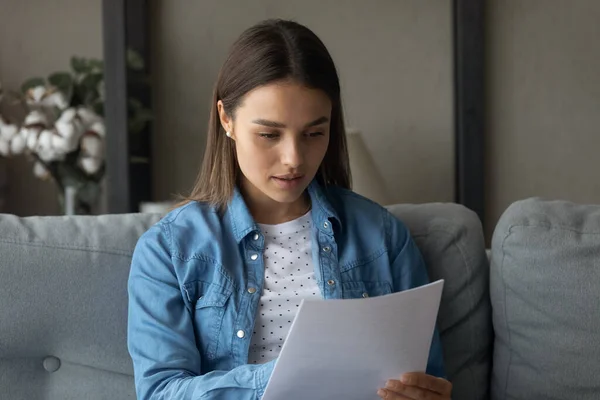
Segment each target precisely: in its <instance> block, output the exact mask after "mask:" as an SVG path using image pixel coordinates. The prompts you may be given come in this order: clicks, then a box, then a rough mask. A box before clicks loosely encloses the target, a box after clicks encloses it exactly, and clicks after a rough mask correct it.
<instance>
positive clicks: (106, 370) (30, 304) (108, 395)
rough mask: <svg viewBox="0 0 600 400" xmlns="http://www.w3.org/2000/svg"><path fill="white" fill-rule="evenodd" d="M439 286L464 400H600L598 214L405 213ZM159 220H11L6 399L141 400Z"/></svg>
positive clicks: (2, 309)
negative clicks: (139, 301)
mask: <svg viewBox="0 0 600 400" xmlns="http://www.w3.org/2000/svg"><path fill="white" fill-rule="evenodd" d="M390 209H391V211H392V212H393V213H394V214H396V215H397V216H398V217H400V218H401V219H402V220H403V221H405V223H406V224H407V225H408V227H409V228H410V229H411V231H412V233H413V235H414V237H415V240H416V242H417V244H418V246H419V247H420V248H421V251H422V252H423V255H424V257H425V261H426V263H427V265H428V268H429V273H430V276H431V279H432V280H434V279H440V278H443V279H445V280H446V285H445V288H444V294H443V298H442V305H441V309H440V314H439V318H438V325H439V328H440V332H441V337H442V342H443V346H444V358H445V361H446V367H447V372H448V375H449V377H450V378H451V380H452V381H453V383H454V393H453V398H454V399H459V400H461V399H467V400H469V399H487V398H491V399H527V400H529V399H584V400H587V399H600V311H599V310H600V207H599V206H580V205H575V204H571V203H566V202H546V201H541V200H539V199H530V200H526V201H522V202H518V203H515V204H514V205H512V206H511V207H510V208H509V209H508V210H507V211H506V213H505V214H504V216H503V217H502V218H501V220H500V222H499V223H498V225H497V227H496V230H495V233H494V237H493V243H492V254H491V265H490V264H489V263H488V259H487V257H486V253H485V246H484V241H483V235H482V230H481V225H480V223H479V221H478V219H477V217H476V216H475V215H474V214H473V213H472V212H470V211H468V210H467V209H465V208H463V207H461V206H458V205H454V204H425V205H395V206H390ZM158 219H159V216H156V215H148V214H131V215H105V216H97V217H31V218H17V217H15V216H10V215H0V399H7V400H20V399H28V400H37V399H50V400H54V399H57V400H58V399H60V400H70V399H111V400H114V399H134V398H135V393H134V387H133V377H132V366H131V361H130V359H129V355H128V353H127V345H126V324H127V322H126V320H127V289H126V282H127V277H128V271H129V263H130V259H131V253H132V250H133V248H134V246H135V243H136V240H137V238H138V237H139V236H140V235H141V234H142V233H143V232H144V231H145V230H146V229H147V228H148V227H149V226H150V225H151V224H153V223H155V222H156V221H157V220H158Z"/></svg>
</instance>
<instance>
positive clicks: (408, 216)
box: [389, 204, 493, 400]
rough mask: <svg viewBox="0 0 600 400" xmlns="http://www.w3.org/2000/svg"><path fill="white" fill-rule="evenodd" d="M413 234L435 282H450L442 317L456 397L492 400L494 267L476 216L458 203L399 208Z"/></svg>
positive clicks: (394, 208)
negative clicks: (491, 292) (491, 286)
mask: <svg viewBox="0 0 600 400" xmlns="http://www.w3.org/2000/svg"><path fill="white" fill-rule="evenodd" d="M389 210H390V211H391V212H392V213H393V214H395V215H396V216H397V217H398V218H399V219H401V220H402V221H403V222H404V223H405V224H406V225H407V227H408V228H409V229H410V231H411V233H412V235H413V237H414V238H415V242H416V243H417V246H418V247H419V248H420V250H421V253H422V254H423V258H424V259H425V264H426V265H427V269H428V272H429V278H430V280H432V281H434V280H438V279H445V283H444V292H443V293H442V301H441V305H440V312H439V316H438V329H439V331H440V336H441V340H442V347H443V350H444V361H445V364H446V373H447V375H448V378H449V379H450V380H451V381H452V383H453V384H454V389H453V393H452V398H454V399H461V400H470V399H487V398H488V392H489V378H490V373H491V366H492V343H493V331H492V321H491V307H490V302H489V265H488V259H487V256H486V253H485V246H484V240H483V231H482V228H481V222H480V221H479V218H478V217H477V215H476V214H475V213H474V212H472V211H470V210H468V209H467V208H465V207H463V206H460V205H456V204H423V205H395V206H391V207H389Z"/></svg>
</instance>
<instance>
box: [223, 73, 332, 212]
mask: <svg viewBox="0 0 600 400" xmlns="http://www.w3.org/2000/svg"><path fill="white" fill-rule="evenodd" d="M218 108H219V114H220V116H221V123H222V124H223V127H224V128H225V129H226V130H227V131H229V132H230V133H231V140H235V149H236V153H237V159H238V163H239V167H240V170H241V172H242V175H243V181H242V185H243V187H242V189H243V190H244V192H245V195H247V196H250V197H251V200H253V201H255V202H258V203H263V204H269V203H270V201H269V200H273V201H275V202H278V203H288V204H289V203H293V202H295V201H296V200H298V199H299V198H300V196H301V195H302V193H303V192H304V190H305V189H306V187H307V186H308V185H309V184H310V182H311V181H312V179H313V178H314V177H315V175H316V173H317V171H318V169H319V166H320V165H321V162H322V161H323V157H325V153H326V152H327V146H328V145H329V128H330V119H331V101H330V100H329V98H328V97H327V95H326V94H325V93H324V92H323V91H321V90H317V89H310V88H307V87H305V86H302V85H298V84H296V83H293V82H287V81H286V82H278V83H273V84H269V85H265V86H261V87H258V88H256V89H254V90H252V91H250V92H249V93H247V94H246V95H245V96H244V97H243V99H242V101H241V103H240V105H239V107H238V108H237V109H236V112H235V120H231V119H230V118H229V117H228V116H227V115H225V113H224V112H223V107H222V103H221V102H220V101H219V103H218Z"/></svg>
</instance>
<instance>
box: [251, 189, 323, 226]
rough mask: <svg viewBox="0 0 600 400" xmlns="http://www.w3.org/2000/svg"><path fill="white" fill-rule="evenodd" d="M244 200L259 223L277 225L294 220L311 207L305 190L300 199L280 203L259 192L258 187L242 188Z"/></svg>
mask: <svg viewBox="0 0 600 400" xmlns="http://www.w3.org/2000/svg"><path fill="white" fill-rule="evenodd" d="M241 191H242V195H243V196H244V201H245V202H246V205H247V206H248V209H249V210H250V214H252V218H254V221H256V222H257V223H259V224H265V225H277V224H282V223H284V222H289V221H293V220H294V219H296V218H300V217H301V216H303V215H304V214H306V213H307V212H308V211H309V210H310V207H311V203H310V197H309V195H308V192H306V191H305V192H304V193H303V194H302V196H300V197H299V198H298V200H296V201H294V202H292V203H280V202H278V201H275V200H273V199H271V198H270V197H268V196H266V195H265V194H264V193H262V192H261V193H252V192H254V191H256V192H259V191H258V189H256V188H244V187H242V188H241Z"/></svg>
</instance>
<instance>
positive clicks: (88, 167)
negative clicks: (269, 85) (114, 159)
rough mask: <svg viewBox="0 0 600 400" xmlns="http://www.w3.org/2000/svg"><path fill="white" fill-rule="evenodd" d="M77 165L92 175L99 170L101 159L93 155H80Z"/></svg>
mask: <svg viewBox="0 0 600 400" xmlns="http://www.w3.org/2000/svg"><path fill="white" fill-rule="evenodd" d="M79 166H81V169H83V170H84V171H85V173H86V174H88V175H93V174H95V173H96V172H98V170H100V167H101V166H102V160H99V159H97V158H94V157H80V158H79Z"/></svg>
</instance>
